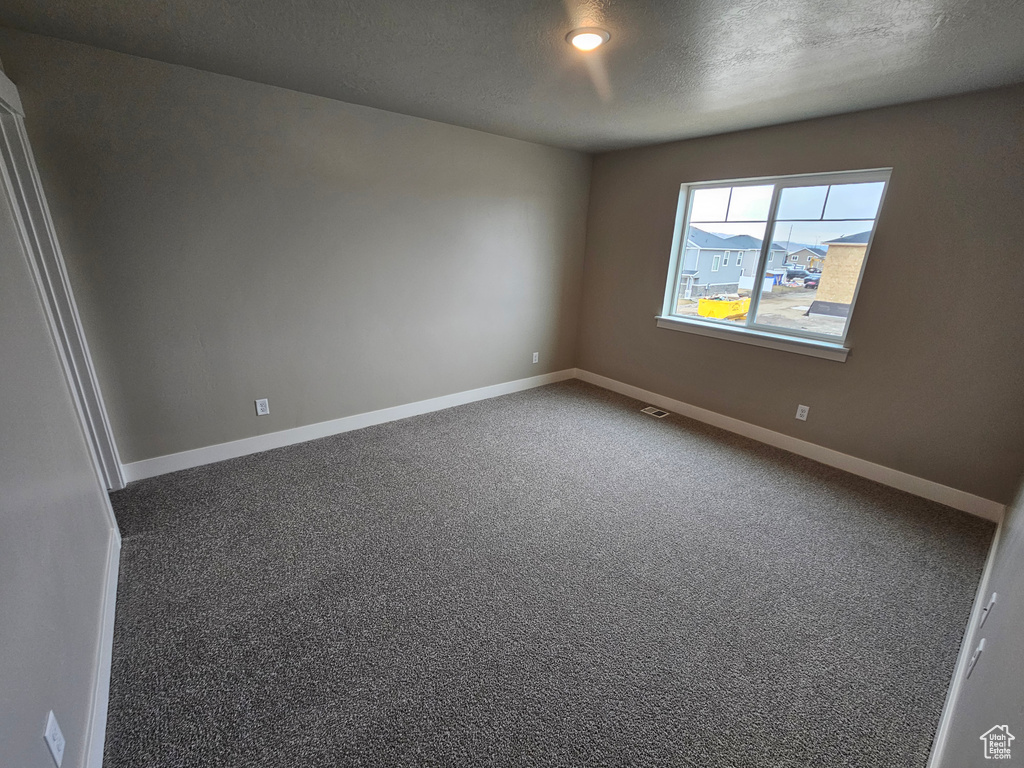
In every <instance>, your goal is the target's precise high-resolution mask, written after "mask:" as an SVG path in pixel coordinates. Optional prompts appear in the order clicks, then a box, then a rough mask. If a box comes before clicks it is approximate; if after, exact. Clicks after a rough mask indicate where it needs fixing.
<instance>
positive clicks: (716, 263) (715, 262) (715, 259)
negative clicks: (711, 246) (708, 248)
mask: <svg viewBox="0 0 1024 768" xmlns="http://www.w3.org/2000/svg"><path fill="white" fill-rule="evenodd" d="M721 265H722V257H721V256H720V255H719V254H717V253H716V254H715V255H714V256H712V257H711V271H712V272H717V271H718V270H719V268H720V267H721Z"/></svg>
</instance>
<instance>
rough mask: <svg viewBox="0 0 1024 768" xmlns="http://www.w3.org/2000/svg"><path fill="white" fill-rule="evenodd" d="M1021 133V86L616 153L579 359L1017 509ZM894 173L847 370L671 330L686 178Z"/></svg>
mask: <svg viewBox="0 0 1024 768" xmlns="http://www.w3.org/2000/svg"><path fill="white" fill-rule="evenodd" d="M1022 125H1024V87H1020V86H1017V87H1014V88H1006V89H1000V90H994V91H988V92H984V93H979V94H974V95H968V96H963V97H958V98H952V99H946V100H938V101H933V102H924V103H919V104H913V105H908V106H901V107H893V108H890V109H882V110H875V111H871V112H862V113H858V114H852V115H846V116H840V117H835V118H829V119H822V120H814V121H808V122H803V123H795V124H791V125H784V126H778V127H773V128H765V129H761V130H756V131H748V132H743V133H736V134H730V135H724V136H716V137H711V138H706V139H695V140H692V141H686V142H678V143H673V144H666V145H661V146H656V147H648V148H643V149H637V150H629V151H622V152H613V153H609V154H604V155H599V156H598V157H597V158H596V160H595V162H594V174H593V182H592V190H591V202H590V216H589V225H588V232H587V255H586V271H585V277H584V302H583V311H582V315H581V321H580V322H581V325H580V346H579V355H578V359H577V363H578V365H579V367H581V368H584V369H587V370H590V371H593V372H595V373H598V374H602V375H604V376H609V377H611V378H613V379H618V380H620V381H624V382H627V383H629V384H633V385H635V386H639V387H643V388H645V389H649V390H653V391H655V392H658V393H660V394H663V395H667V396H670V397H673V398H676V399H678V400H682V401H685V402H688V403H692V404H693V405H697V406H701V407H703V408H709V409H711V410H713V411H717V412H719V413H723V414H727V415H729V416H732V417H735V418H739V419H743V420H745V421H748V422H752V423H754V424H758V425H761V426H764V427H767V428H769V429H773V430H777V431H779V432H783V433H785V434H789V435H794V436H797V437H800V438H803V439H806V440H809V441H811V442H813V443H817V444H820V445H823V446H827V447H829V448H832V449H835V450H838V451H842V452H844V453H848V454H851V455H853V456H858V457H861V458H864V459H867V460H869V461H873V462H877V463H879V464H882V465H885V466H888V467H893V468H895V469H899V470H902V471H904V472H909V473H910V474H912V475H917V476H919V477H923V478H927V479H929V480H933V481H936V482H939V483H943V484H946V485H949V486H952V487H954V488H959V489H961V490H964V491H967V492H969V493H974V494H978V495H980V496H983V497H985V498H989V499H993V500H995V501H999V502H1003V503H1005V502H1008V501H1009V500H1010V497H1011V495H1012V493H1013V491H1014V489H1015V486H1016V482H1017V479H1018V477H1019V475H1020V472H1021V468H1022V467H1024V411H1022V410H1021V408H1020V406H1019V403H1020V392H1021V391H1022V389H1024V354H1022V353H1021V352H1022V349H1024V326H1022V324H1021V323H1020V322H1019V321H1018V318H1017V316H1016V315H1017V313H1016V310H1015V309H1009V308H1016V307H1019V306H1020V303H1021V301H1020V297H1021V293H1022V291H1024V258H1022V248H1024V216H1021V211H1020V206H1021V200H1022V199H1024V153H1022V152H1021V151H1020V136H1021V126H1022ZM884 166H892V167H893V168H894V170H893V173H892V180H891V184H890V187H889V192H888V195H887V197H886V201H885V206H884V208H883V210H882V212H881V215H880V218H879V220H878V226H877V231H876V234H875V242H874V246H873V248H872V253H871V255H870V257H869V259H868V265H867V269H866V271H865V275H864V282H863V286H862V289H861V294H860V299H859V301H858V305H857V308H856V312H855V315H854V318H853V321H852V325H851V328H850V334H849V342H850V346H851V347H852V350H853V351H852V353H851V355H850V358H849V360H848V361H847V362H846V363H837V362H833V361H828V360H820V359H817V358H811V357H804V356H800V355H795V354H791V353H787V352H781V351H777V350H771V349H763V348H759V347H752V346H747V345H743V344H738V343H735V342H731V341H725V340H720V339H712V338H707V337H702V336H696V335H693V334H687V333H680V332H676V331H672V330H666V329H658V328H656V327H655V321H654V317H655V315H656V314H658V313H659V312H660V308H661V304H662V298H663V292H664V290H665V278H666V274H667V269H668V260H669V250H670V248H671V244H672V229H673V224H674V217H675V210H676V203H677V199H678V195H679V185H680V184H681V183H684V182H696V181H707V180H715V179H734V178H741V177H746V176H768V175H775V174H794V173H808V172H816V171H821V172H823V171H839V170H847V169H857V168H878V167H884ZM971 254H985V259H984V261H983V262H977V261H976V260H975V259H973V258H972V257H971ZM979 263H983V264H984V267H983V270H984V273H985V274H984V275H983V274H979V273H978V272H977V265H978V264H979ZM696 361H699V362H696ZM751 382H756V384H757V385H756V386H753V387H752V386H750V383H751ZM800 403H803V404H806V405H809V406H810V407H811V411H810V418H809V419H808V420H807V422H806V423H804V422H799V421H796V420H795V419H794V418H793V417H794V414H795V412H796V407H797V405H798V404H800Z"/></svg>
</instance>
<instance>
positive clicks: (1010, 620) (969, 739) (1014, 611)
mask: <svg viewBox="0 0 1024 768" xmlns="http://www.w3.org/2000/svg"><path fill="white" fill-rule="evenodd" d="M993 592H995V593H997V595H998V600H997V602H996V605H995V607H994V608H993V609H992V612H991V615H990V616H989V617H988V619H987V620H986V621H985V626H984V627H981V628H980V629H979V628H978V624H979V623H980V621H979V620H977V619H976V620H974V621H973V622H972V626H971V629H970V631H969V632H968V635H967V638H966V640H965V642H966V643H967V647H968V649H969V651H972V652H973V649H975V648H976V647H977V646H978V643H979V641H980V640H981V639H982V638H984V639H985V650H984V652H983V653H982V655H981V657H980V658H979V659H978V662H977V665H976V666H975V668H974V671H973V672H972V673H971V676H970V678H967V679H963V680H962V682H961V687H960V690H959V695H958V696H957V698H956V700H955V701H954V702H953V703H952V711H951V713H950V726H949V731H948V734H947V735H946V738H945V740H944V742H943V746H942V750H941V753H940V755H941V757H940V759H939V760H938V761H937V762H936V763H935V764H934V765H933V767H932V768H975V766H977V768H981V766H991V765H999V764H1006V765H1020V764H1021V763H1024V493H1018V496H1017V500H1016V501H1015V502H1014V503H1013V504H1012V505H1010V507H1009V509H1008V510H1007V513H1006V517H1005V519H1004V520H1003V527H1002V531H1001V533H1000V537H999V544H998V547H997V548H996V551H995V553H994V556H993V560H992V570H991V575H990V576H989V581H988V584H987V586H986V588H985V590H984V595H983V598H982V601H981V602H982V605H985V604H987V602H988V600H989V598H990V597H991V596H992V593H993ZM994 725H1008V726H1009V728H1010V733H1012V734H1013V735H1014V736H1016V737H1017V738H1016V740H1015V741H1013V742H1011V747H1012V754H1013V758H1012V760H1001V761H995V760H986V759H985V756H984V753H983V747H984V744H983V743H982V741H981V739H980V737H981V735H982V734H983V733H985V732H986V731H988V730H989V729H990V728H991V727H992V726H994Z"/></svg>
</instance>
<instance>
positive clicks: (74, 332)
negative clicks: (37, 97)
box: [0, 73, 125, 527]
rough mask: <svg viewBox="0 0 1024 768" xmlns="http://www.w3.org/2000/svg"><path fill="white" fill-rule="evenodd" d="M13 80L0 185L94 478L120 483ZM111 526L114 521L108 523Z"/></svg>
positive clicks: (0, 117) (2, 80) (2, 118)
mask: <svg viewBox="0 0 1024 768" xmlns="http://www.w3.org/2000/svg"><path fill="white" fill-rule="evenodd" d="M11 92H13V94H14V96H15V97H16V96H17V89H16V88H15V86H14V84H13V83H12V82H11V81H10V80H9V79H8V78H7V77H6V76H5V75H4V74H3V73H0V137H2V141H0V155H2V163H0V165H2V172H3V174H2V175H3V184H4V186H5V187H6V190H7V194H8V197H9V198H10V201H11V208H12V211H13V214H14V219H15V224H16V225H17V229H18V236H19V238H20V239H21V243H22V246H23V248H24V250H25V254H26V256H27V257H28V260H29V265H30V267H31V269H32V276H33V279H34V280H35V282H36V287H37V289H38V290H39V295H40V297H41V298H42V301H43V306H44V308H45V310H46V315H47V320H48V322H49V325H50V331H51V333H52V334H53V339H54V343H55V345H56V347H57V350H58V354H59V356H60V359H61V365H62V366H63V367H64V372H65V374H66V375H67V378H68V385H69V387H70V389H71V395H72V398H73V399H74V401H75V407H76V408H77V409H78V412H79V416H80V418H81V421H82V428H83V430H84V431H85V435H86V440H87V442H88V443H89V447H90V450H91V452H92V454H93V460H94V463H95V466H96V468H97V471H98V474H99V477H100V481H101V482H102V483H103V485H104V487H105V488H109V489H112V490H118V489H120V488H123V487H124V484H125V483H124V477H123V475H122V472H121V460H120V457H119V456H118V453H117V446H116V444H115V442H114V435H113V431H112V430H111V427H110V419H109V418H108V416H107V411H106V406H105V405H104V403H103V396H102V394H101V393H100V387H99V382H98V380H97V378H96V371H95V370H94V369H93V365H92V358H91V356H90V353H89V345H88V343H87V342H86V339H85V331H84V330H83V329H82V322H81V319H80V318H79V315H78V306H77V305H76V303H75V296H74V293H73V292H72V290H71V283H70V282H69V281H68V276H67V270H66V269H65V267H64V256H63V254H62V253H61V250H60V244H59V243H58V241H57V234H56V231H55V230H54V227H53V220H52V218H51V216H50V209H49V207H48V205H47V203H46V195H45V194H44V192H43V186H42V182H41V181H40V179H39V172H38V170H37V168H36V162H35V158H34V157H33V156H32V147H31V145H30V144H29V140H28V134H27V133H25V121H24V118H23V117H22V114H21V112H20V106H21V105H20V101H19V102H18V103H17V107H19V109H17V110H16V109H13V108H12V106H11V104H10V100H11V98H12V97H11V95H10V93H11ZM114 525H115V527H116V523H114Z"/></svg>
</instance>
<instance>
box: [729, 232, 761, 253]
mask: <svg viewBox="0 0 1024 768" xmlns="http://www.w3.org/2000/svg"><path fill="white" fill-rule="evenodd" d="M725 240H726V242H727V243H729V247H730V248H739V249H740V250H741V251H751V250H760V249H761V241H760V240H758V239H757V238H756V237H751V236H750V235H733V236H732V237H727V238H725Z"/></svg>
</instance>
